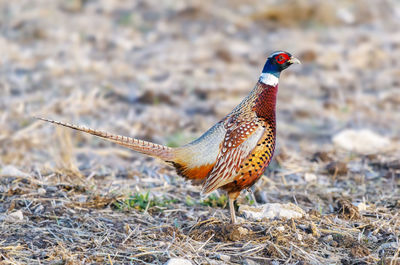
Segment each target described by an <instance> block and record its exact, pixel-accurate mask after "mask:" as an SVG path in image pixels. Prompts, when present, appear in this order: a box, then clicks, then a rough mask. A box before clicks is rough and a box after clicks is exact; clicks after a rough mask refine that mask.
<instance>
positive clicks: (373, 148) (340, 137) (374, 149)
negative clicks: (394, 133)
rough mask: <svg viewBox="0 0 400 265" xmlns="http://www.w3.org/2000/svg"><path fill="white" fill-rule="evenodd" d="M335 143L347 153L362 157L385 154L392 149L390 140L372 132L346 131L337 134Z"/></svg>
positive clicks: (364, 130)
mask: <svg viewBox="0 0 400 265" xmlns="http://www.w3.org/2000/svg"><path fill="white" fill-rule="evenodd" d="M332 141H333V143H334V144H335V145H336V146H337V147H339V148H341V149H344V150H346V151H351V152H356V153H359V154H362V155H369V154H375V153H379V152H383V151H385V150H387V149H388V148H389V147H390V140H389V139H388V138H386V137H384V136H382V135H379V134H376V133H375V132H372V131H370V130H366V129H363V130H344V131H342V132H340V133H338V134H336V135H335V136H334V137H333V139H332Z"/></svg>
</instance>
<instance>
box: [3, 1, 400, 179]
mask: <svg viewBox="0 0 400 265" xmlns="http://www.w3.org/2000/svg"><path fill="white" fill-rule="evenodd" d="M399 26H400V4H399V2H398V1H394V0H393V1H391V0H385V1H372V0H371V1H365V0H363V1H361V0H360V1H345V0H341V1H322V0H310V1H306V0H300V1H291V0H288V1H273V0H267V1H252V0H248V1H212V2H211V1H197V0H193V1H172V0H171V1H161V2H160V1H110V0H103V1H101V0H99V1H96V0H87V1H85V0H68V1H67V0H64V1H61V0H60V1H53V0H51V1H45V0H35V1H32V0H26V1H22V0H21V1H12V2H10V1H2V3H1V9H0V30H1V31H0V33H1V34H0V49H1V50H0V54H1V58H0V60H1V61H0V62H1V64H0V95H1V96H0V124H1V126H0V146H1V149H0V150H1V151H0V166H6V165H13V166H16V167H18V168H21V169H23V170H25V171H30V170H32V168H36V169H39V170H42V169H54V168H60V167H61V168H62V167H74V168H75V169H77V170H79V169H80V170H84V169H88V168H89V169H90V170H93V169H94V168H98V167H100V168H101V170H106V171H107V172H108V171H111V172H114V171H115V170H117V171H119V170H122V171H124V170H127V169H128V170H129V169H136V168H137V167H138V166H140V165H143V162H144V161H147V165H150V164H151V162H150V161H148V159H147V158H145V157H144V156H141V155H137V154H135V153H133V152H129V151H127V150H125V149H123V148H119V147H115V146H113V145H110V144H108V143H106V142H104V141H102V140H100V139H97V138H95V137H90V136H89V137H88V136H86V135H82V134H79V133H78V134H76V133H75V132H71V131H68V130H60V129H57V128H55V126H52V125H50V124H44V123H43V122H41V121H37V120H35V119H33V118H32V117H33V116H40V117H47V118H51V119H57V120H61V121H66V122H72V123H77V124H83V125H87V126H90V127H92V128H97V129H102V130H107V131H110V132H113V133H118V134H122V135H128V136H134V137H137V138H140V139H145V140H150V141H154V142H157V143H161V144H166V145H169V146H178V145H182V144H184V143H187V142H189V141H191V140H193V139H195V138H196V137H198V136H199V135H201V134H202V133H203V132H204V131H206V130H207V129H208V128H209V127H210V126H212V125H213V124H214V123H215V122H217V121H219V120H220V119H221V118H222V117H224V116H225V115H226V114H227V113H229V112H230V111H231V110H232V108H233V107H234V106H236V105H237V104H238V103H239V102H240V100H241V99H242V98H243V97H245V96H246V95H247V93H249V91H250V90H251V89H252V87H253V86H254V84H255V83H256V81H257V79H258V76H259V74H260V71H261V69H262V66H263V64H264V62H265V59H266V57H267V56H268V54H269V53H271V52H273V51H276V50H285V51H289V52H291V53H292V54H293V55H295V56H296V57H298V58H300V60H301V61H302V62H303V64H302V65H300V66H297V65H296V66H294V67H291V68H290V69H289V70H287V71H285V72H284V73H283V75H282V77H281V83H280V91H279V97H278V107H277V113H278V114H277V115H278V148H277V154H278V155H279V154H282V157H281V158H282V159H281V162H284V160H285V159H287V158H288V155H290V156H291V157H298V158H299V159H300V164H301V163H302V162H301V160H302V159H307V158H309V157H310V156H312V154H313V153H315V152H317V151H318V152H320V151H324V152H325V151H328V152H331V151H334V152H336V150H337V148H336V147H335V145H334V143H333V142H335V141H333V139H334V137H335V135H337V134H338V133H339V132H341V131H343V130H346V129H357V130H359V129H366V130H368V131H367V139H366V141H364V142H362V145H369V144H370V141H373V140H376V141H378V142H377V143H376V145H375V144H374V143H371V145H372V153H376V152H380V151H382V150H385V151H386V150H387V149H391V150H392V151H393V150H394V149H396V148H394V146H396V144H397V143H398V141H399V137H398V135H399V133H400V125H399V124H400V123H399V121H400V89H399V87H400V31H399V30H398V29H399ZM364 132H365V131H364ZM353 133H354V132H353ZM368 133H369V134H368ZM371 134H373V135H372V136H371ZM71 135H73V137H71ZM368 136H371V137H372V138H373V139H372V140H371V139H370V138H368ZM351 137H353V138H351ZM351 137H350V138H349V139H344V141H345V142H344V143H342V144H341V143H339V144H338V145H339V147H341V148H343V147H344V149H345V151H354V150H352V148H353V147H349V144H348V142H349V141H350V142H352V141H353V140H354V139H357V138H359V135H357V132H355V136H354V135H353V134H351ZM354 137H355V138H354ZM361 137H362V136H361ZM345 138H346V137H345ZM339 141H340V139H339ZM346 141H348V142H346ZM346 146H347V147H348V148H347V147H346ZM376 146H377V147H376ZM346 148H347V150H346ZM370 149H371V148H370ZM362 152H363V151H361V153H362ZM366 153H368V154H369V153H371V150H369V149H368V150H367V151H366ZM99 170H100V169H99ZM114 173H115V172H114Z"/></svg>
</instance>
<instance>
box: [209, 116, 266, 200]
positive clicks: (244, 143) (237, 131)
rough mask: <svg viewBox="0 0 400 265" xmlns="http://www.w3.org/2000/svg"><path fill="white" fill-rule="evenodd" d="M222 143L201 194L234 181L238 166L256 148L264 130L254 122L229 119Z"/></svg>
mask: <svg viewBox="0 0 400 265" xmlns="http://www.w3.org/2000/svg"><path fill="white" fill-rule="evenodd" d="M225 128H226V129H227V132H226V134H225V138H224V141H223V142H222V144H221V147H220V153H219V155H218V157H217V160H216V161H217V162H216V163H215V166H214V167H213V169H212V171H211V172H210V174H209V176H208V178H207V181H206V182H205V183H204V186H203V191H202V192H203V193H209V192H211V191H214V190H216V189H217V188H219V187H221V186H223V185H225V184H227V183H230V182H232V181H234V178H235V176H236V174H237V173H238V171H239V169H240V165H241V164H242V163H243V161H244V160H245V159H246V158H247V157H248V156H249V154H250V153H251V151H252V150H253V149H254V148H255V147H256V145H257V142H258V141H259V140H260V138H261V137H262V135H263V132H264V128H263V127H262V126H260V125H259V124H258V123H257V122H256V121H254V120H252V121H243V120H237V119H234V118H232V117H231V118H229V119H228V121H227V122H226V125H225Z"/></svg>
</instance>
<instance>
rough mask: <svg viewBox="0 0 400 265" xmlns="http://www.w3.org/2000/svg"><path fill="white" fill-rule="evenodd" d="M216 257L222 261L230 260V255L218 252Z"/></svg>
mask: <svg viewBox="0 0 400 265" xmlns="http://www.w3.org/2000/svg"><path fill="white" fill-rule="evenodd" d="M218 258H219V259H220V260H222V261H225V262H229V261H230V260H231V257H230V256H228V255H224V254H219V255H218Z"/></svg>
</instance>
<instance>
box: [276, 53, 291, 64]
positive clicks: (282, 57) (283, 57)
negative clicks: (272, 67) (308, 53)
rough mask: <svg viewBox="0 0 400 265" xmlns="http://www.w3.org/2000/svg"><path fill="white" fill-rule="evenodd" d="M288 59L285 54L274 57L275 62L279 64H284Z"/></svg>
mask: <svg viewBox="0 0 400 265" xmlns="http://www.w3.org/2000/svg"><path fill="white" fill-rule="evenodd" d="M288 59H289V56H287V55H286V54H280V55H278V56H277V57H276V62H277V63H279V64H283V63H285V62H286V61H287V60H288Z"/></svg>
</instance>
